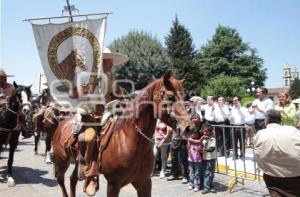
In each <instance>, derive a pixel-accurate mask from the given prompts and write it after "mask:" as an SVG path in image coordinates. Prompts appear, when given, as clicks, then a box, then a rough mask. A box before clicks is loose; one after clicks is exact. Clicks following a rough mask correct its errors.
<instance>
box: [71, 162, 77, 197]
mask: <svg viewBox="0 0 300 197" xmlns="http://www.w3.org/2000/svg"><path fill="white" fill-rule="evenodd" d="M77 170H78V164H77V163H76V165H75V168H74V171H73V173H72V175H71V176H70V189H71V191H70V196H71V197H75V196H76V185H77V182H78V176H77Z"/></svg>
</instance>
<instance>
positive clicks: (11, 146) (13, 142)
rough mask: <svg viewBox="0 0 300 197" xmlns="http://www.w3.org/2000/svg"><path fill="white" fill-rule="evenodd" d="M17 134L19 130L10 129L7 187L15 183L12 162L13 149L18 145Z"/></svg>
mask: <svg viewBox="0 0 300 197" xmlns="http://www.w3.org/2000/svg"><path fill="white" fill-rule="evenodd" d="M19 135H20V131H12V134H11V138H10V141H9V156H8V160H7V184H8V186H9V187H14V186H15V185H16V183H15V180H14V179H13V176H12V165H13V163H14V155H15V150H16V148H17V146H18V141H19Z"/></svg>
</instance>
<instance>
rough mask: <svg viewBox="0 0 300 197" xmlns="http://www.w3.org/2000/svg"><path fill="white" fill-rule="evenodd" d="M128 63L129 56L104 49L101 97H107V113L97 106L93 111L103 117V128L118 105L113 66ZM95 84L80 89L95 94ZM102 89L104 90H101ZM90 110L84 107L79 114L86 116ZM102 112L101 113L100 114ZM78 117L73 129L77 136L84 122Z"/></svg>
mask: <svg viewBox="0 0 300 197" xmlns="http://www.w3.org/2000/svg"><path fill="white" fill-rule="evenodd" d="M127 61H128V56H127V55H124V54H121V53H112V52H111V51H110V49H108V48H104V50H103V61H102V68H103V70H102V71H103V75H102V76H100V77H101V79H100V94H99V95H100V97H101V94H103V96H104V97H105V103H106V106H105V109H104V110H105V111H104V112H103V109H102V108H103V106H102V107H100V108H97V106H96V110H93V109H92V110H91V111H94V113H96V114H99V115H101V116H102V119H101V126H103V125H104V124H105V122H106V121H107V119H108V118H109V117H110V116H111V115H112V112H111V110H112V107H113V106H114V105H116V102H117V101H116V100H114V99H115V98H116V97H117V95H115V94H114V93H115V92H116V91H115V90H113V83H114V79H113V76H112V67H113V66H117V65H120V64H124V63H126V62H127ZM94 85H95V84H81V87H80V88H79V89H80V90H81V91H82V92H83V94H84V93H85V94H86V93H91V92H94V91H93V90H94V89H95V87H93V86H94ZM101 88H102V89H101ZM89 109H90V108H88V109H87V108H85V106H83V108H82V109H80V110H79V113H78V114H81V115H84V114H86V113H88V111H89ZM99 111H101V112H99ZM78 114H77V117H76V120H75V123H74V127H73V134H74V135H77V134H78V133H80V132H81V127H82V121H81V118H82V117H81V115H78Z"/></svg>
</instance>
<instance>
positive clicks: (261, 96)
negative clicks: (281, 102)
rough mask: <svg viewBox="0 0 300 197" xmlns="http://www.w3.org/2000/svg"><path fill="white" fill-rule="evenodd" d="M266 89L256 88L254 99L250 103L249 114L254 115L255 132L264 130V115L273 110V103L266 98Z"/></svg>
mask: <svg viewBox="0 0 300 197" xmlns="http://www.w3.org/2000/svg"><path fill="white" fill-rule="evenodd" d="M267 95H268V89H267V88H257V90H256V96H257V99H255V100H254V101H253V103H252V106H251V109H250V113H254V114H255V130H256V131H258V130H261V129H263V128H265V113H266V112H267V111H268V110H270V109H273V108H274V103H273V101H272V100H271V99H270V98H269V97H268V96H267Z"/></svg>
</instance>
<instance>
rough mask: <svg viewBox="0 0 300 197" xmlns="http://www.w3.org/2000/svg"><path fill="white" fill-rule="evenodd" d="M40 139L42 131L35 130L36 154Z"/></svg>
mask: <svg viewBox="0 0 300 197" xmlns="http://www.w3.org/2000/svg"><path fill="white" fill-rule="evenodd" d="M39 140H40V133H39V132H37V131H35V132H34V154H36V155H37V154H38V145H39Z"/></svg>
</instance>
